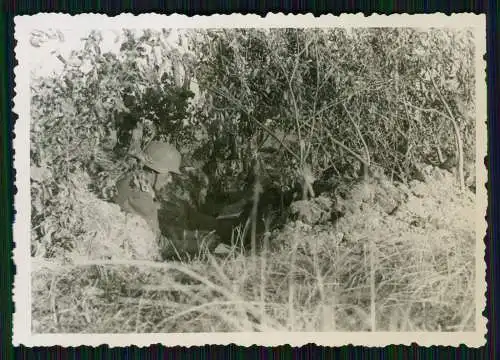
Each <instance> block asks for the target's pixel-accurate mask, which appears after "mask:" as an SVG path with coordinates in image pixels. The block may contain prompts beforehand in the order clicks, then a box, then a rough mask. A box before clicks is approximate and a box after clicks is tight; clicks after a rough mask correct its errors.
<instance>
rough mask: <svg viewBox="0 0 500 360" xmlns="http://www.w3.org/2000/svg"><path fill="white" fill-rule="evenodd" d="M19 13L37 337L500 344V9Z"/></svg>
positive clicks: (19, 164) (23, 292)
mask: <svg viewBox="0 0 500 360" xmlns="http://www.w3.org/2000/svg"><path fill="white" fill-rule="evenodd" d="M15 21H16V31H15V36H16V40H17V45H16V50H15V51H16V60H17V61H18V64H17V67H16V69H15V82H16V96H15V98H14V110H13V111H14V112H15V113H16V114H17V116H18V120H17V121H16V126H15V129H14V131H15V134H16V136H15V139H14V140H13V144H14V150H15V159H14V166H15V169H16V187H17V194H16V196H15V208H16V212H17V213H16V219H15V223H14V241H15V246H16V247H15V249H14V257H13V259H14V262H15V265H16V269H17V274H16V277H15V288H14V302H15V306H16V309H15V310H16V311H15V314H14V341H15V342H17V343H18V344H23V345H28V346H33V345H80V344H84V345H100V344H102V343H107V344H110V345H114V346H120V345H138V346H144V345H149V344H152V343H159V342H160V343H163V344H169V345H204V344H229V343H236V344H242V345H252V344H260V345H280V344H295V345H303V344H307V343H316V344H318V345H330V346H333V345H344V344H358V345H366V346H377V345H378V346H384V345H389V344H411V343H417V344H419V345H427V346H429V345H458V344H461V343H463V344H467V345H469V346H480V345H482V344H484V342H485V334H486V323H487V320H486V318H485V317H484V316H483V314H482V312H483V310H484V307H485V304H486V300H485V291H486V282H485V269H486V265H485V263H484V250H485V245H484V236H485V235H486V228H487V223H486V221H485V214H486V206H487V195H486V188H485V182H486V179H487V169H486V168H485V166H484V160H483V159H484V157H485V155H486V110H485V109H486V65H485V61H484V59H483V56H484V54H485V34H486V32H485V31H486V30H485V29H486V28H485V19H484V16H480V15H472V14H457V15H452V16H446V15H443V14H436V15H414V16H413V15H412V16H410V15H406V16H403V15H393V16H376V15H374V16H371V17H364V16H362V15H343V16H341V17H333V16H325V17H320V18H315V17H314V16H312V15H310V16H293V15H289V16H285V15H282V14H276V15H268V16H267V17H258V16H252V15H248V16H243V15H237V14H235V15H226V16H210V17H194V18H189V17H186V16H180V15H172V16H164V15H153V14H151V15H141V16H133V15H121V16H118V17H114V18H112V17H107V16H105V15H95V14H94V15H92V14H89V15H79V16H69V15H62V14H40V15H35V16H21V17H16V19H15Z"/></svg>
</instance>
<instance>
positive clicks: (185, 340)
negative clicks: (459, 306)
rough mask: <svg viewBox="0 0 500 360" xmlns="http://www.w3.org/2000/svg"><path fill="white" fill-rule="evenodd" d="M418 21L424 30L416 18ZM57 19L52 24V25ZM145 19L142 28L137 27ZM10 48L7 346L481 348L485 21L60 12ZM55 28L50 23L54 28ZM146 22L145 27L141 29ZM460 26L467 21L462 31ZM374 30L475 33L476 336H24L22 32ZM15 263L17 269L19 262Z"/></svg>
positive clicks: (19, 22)
mask: <svg viewBox="0 0 500 360" xmlns="http://www.w3.org/2000/svg"><path fill="white" fill-rule="evenodd" d="M89 17H91V18H95V19H96V20H97V21H99V22H100V23H99V26H95V25H94V26H92V25H90V24H91V23H93V24H95V23H96V22H92V21H89ZM422 18H425V24H426V25H425V26H422V23H423V22H422V21H421V19H422ZM54 20H56V21H54ZM143 21H144V23H142V22H143ZM15 23H16V28H15V38H16V40H17V45H16V48H15V53H16V60H17V61H18V65H17V66H16V67H15V69H14V73H15V84H16V88H15V97H14V109H13V111H14V112H15V113H16V114H17V115H18V120H17V121H16V124H15V130H14V132H15V134H16V137H15V139H13V148H14V150H15V157H14V167H15V169H16V171H17V175H16V180H15V185H16V187H17V189H18V192H17V194H16V195H15V200H14V205H15V209H16V218H15V223H14V224H13V230H14V231H13V234H14V242H15V249H14V251H13V260H14V264H15V265H16V275H15V281H14V289H13V300H14V304H15V313H14V315H13V331H14V334H13V343H14V345H20V344H23V345H26V346H38V345H39V346H49V345H61V346H77V345H93V346H97V345H99V344H103V343H107V344H109V345H110V346H128V345H138V346H147V345H149V344H153V343H163V344H165V345H171V346H173V345H185V346H193V345H204V344H222V345H224V344H230V343H236V344H242V345H252V344H258V345H267V346H273V345H280V344H290V345H293V346H300V345H304V344H307V343H316V344H318V345H329V346H338V345H344V344H354V345H365V346H384V345H389V344H406V345H408V344H411V343H418V344H419V345H421V346H431V345H450V346H457V345H459V344H466V345H468V346H471V347H478V346H482V345H483V344H484V343H485V334H486V324H487V319H486V318H485V317H484V316H483V315H482V312H483V310H484V308H485V305H486V297H485V293H486V279H485V272H486V264H485V262H484V254H485V244H484V236H485V233H486V228H487V223H486V221H485V218H484V216H485V213H486V207H487V192H486V188H485V187H484V186H481V185H483V184H485V183H486V181H487V170H486V168H485V167H484V166H483V159H484V157H485V156H486V152H487V142H486V136H487V128H486V83H485V81H484V79H485V77H486V75H485V69H486V62H485V60H484V58H483V54H485V52H486V33H485V16H484V15H472V14H456V15H453V16H447V15H444V14H433V15H391V16H381V15H373V16H370V17H364V16H363V15H362V14H357V15H348V14H344V15H342V16H340V17H334V16H322V17H319V18H314V17H313V16H312V15H299V16H295V15H286V16H285V15H283V14H269V15H268V16H267V17H266V18H262V17H259V16H256V15H245V16H243V15H230V16H229V15H222V16H221V15H219V16H208V17H205V16H203V17H201V16H195V17H186V16H184V15H173V16H170V17H168V16H164V15H146V14H145V15H140V16H133V15H130V14H125V15H120V16H117V17H112V18H111V17H107V16H105V15H94V14H90V15H78V16H69V15H59V14H40V15H35V16H20V17H16V19H15ZM54 24H57V26H54ZM142 24H145V25H142ZM463 24H467V26H464V25H463ZM266 26H267V27H273V26H277V27H287V26H290V27H294V26H295V27H321V26H325V27H329V26H332V27H364V26H366V27H376V26H384V27H387V26H408V27H411V26H415V27H426V28H427V27H433V26H436V27H469V28H474V29H475V33H476V37H475V39H476V91H477V92H476V101H477V103H476V113H477V120H476V139H477V144H476V149H477V153H476V157H477V162H476V175H477V183H478V184H479V187H478V188H477V192H476V210H477V214H476V215H477V222H476V224H477V232H476V234H477V237H478V241H477V243H476V245H477V246H476V251H477V261H476V270H477V271H476V277H477V284H476V285H477V286H476V291H477V292H478V294H477V295H478V296H477V297H476V299H477V300H476V319H477V321H476V324H477V327H476V332H473V333H250V334H247V333H227V334H223V333H207V334H205V333H204V334H191V333H182V334H98V335H97V334H96V335H91V334H44V335H33V334H31V326H30V325H31V311H30V304H31V302H30V297H31V290H30V287H31V284H30V283H31V282H30V273H31V269H30V256H29V253H30V250H29V248H30V246H29V238H30V226H29V225H30V214H31V208H30V202H31V200H30V193H29V188H30V180H29V175H28V174H29V172H30V165H29V141H30V140H29V131H30V122H29V119H30V113H29V104H30V95H29V82H30V80H29V74H30V72H29V71H26V70H25V68H24V67H25V66H26V65H25V64H26V63H27V60H28V59H29V56H30V53H29V44H28V37H27V35H28V34H29V31H30V30H32V29H43V28H54V27H57V28H68V29H71V28H76V27H78V28H82V27H87V28H89V29H90V28H126V27H145V28H146V27H147V28H162V27H169V28H189V27H193V28H194V27H206V28H215V27H266ZM20 264H22V265H20Z"/></svg>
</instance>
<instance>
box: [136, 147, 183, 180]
mask: <svg viewBox="0 0 500 360" xmlns="http://www.w3.org/2000/svg"><path fill="white" fill-rule="evenodd" d="M142 159H143V161H144V165H146V166H147V167H148V168H150V169H152V170H154V171H156V172H158V173H160V174H166V173H169V172H172V173H176V174H180V173H181V172H180V166H181V154H180V152H179V151H178V150H177V149H176V148H175V146H173V145H171V144H169V143H166V142H162V141H152V142H151V143H150V144H149V145H148V146H147V147H146V149H144V151H143V154H142Z"/></svg>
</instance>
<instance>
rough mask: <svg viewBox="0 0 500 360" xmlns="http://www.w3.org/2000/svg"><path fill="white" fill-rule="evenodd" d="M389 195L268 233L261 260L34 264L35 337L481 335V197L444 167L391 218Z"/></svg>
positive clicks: (234, 255)
mask: <svg viewBox="0 0 500 360" xmlns="http://www.w3.org/2000/svg"><path fill="white" fill-rule="evenodd" d="M379 188H380V186H379V185H375V184H372V187H371V188H370V187H365V189H368V190H369V191H367V196H360V197H359V196H358V195H359V191H358V192H357V193H356V196H358V198H356V199H353V198H351V199H350V200H349V204H350V207H349V211H347V212H346V214H345V216H344V217H343V218H341V219H340V220H339V221H338V222H337V223H336V224H335V225H332V224H323V225H314V226H311V225H307V224H304V223H301V222H299V221H296V222H293V223H289V224H288V225H287V226H286V227H285V228H284V229H282V230H281V231H276V232H273V233H271V234H267V236H268V238H267V241H266V242H265V244H266V246H264V247H263V250H262V251H261V252H260V254H258V256H257V258H256V259H255V261H252V260H251V258H250V257H247V256H245V255H244V254H243V253H242V252H241V251H239V249H238V248H237V247H234V248H233V249H232V251H231V252H230V253H229V254H226V255H224V256H212V255H208V256H206V255H204V256H202V257H198V258H195V259H193V260H192V261H190V262H169V263H161V262H154V261H150V260H138V259H137V258H136V259H132V258H130V257H128V258H126V257H123V254H121V256H122V258H120V256H115V257H113V258H111V259H108V258H102V257H101V258H97V257H95V256H94V257H82V256H79V257H73V258H72V259H71V261H66V262H63V261H59V262H55V260H50V261H49V260H47V259H41V258H39V257H38V258H34V259H33V261H34V266H33V269H34V270H33V273H32V289H33V290H32V291H33V299H34V302H33V304H32V311H33V312H32V318H33V331H34V332H36V333H47V332H49V333H53V332H64V333H72V332H77V333H78V332H86V333H115V332H123V333H126V332H135V333H147V332H215V331H216V332H229V331H231V332H238V331H438V330H442V331H464V330H473V329H474V326H475V324H474V319H475V314H474V304H475V301H474V294H475V291H474V284H475V273H474V269H475V266H474V261H475V256H474V252H475V233H474V229H475V227H474V223H473V217H472V216H471V212H472V211H473V206H474V198H473V194H470V193H467V194H460V193H459V192H458V186H457V185H456V183H455V180H454V178H453V176H451V175H450V174H448V173H446V172H440V171H436V172H435V173H433V175H432V176H431V179H430V181H429V182H428V183H414V184H411V186H410V188H406V189H405V188H401V189H399V192H400V193H405V200H404V202H403V203H402V205H401V206H400V207H399V209H398V210H397V211H396V212H395V213H394V214H392V215H388V214H387V213H386V212H384V211H383V209H381V207H380V206H379V205H378V202H377V200H376V193H377V189H379ZM358 190H359V189H358ZM374 194H375V196H374ZM356 204H357V205H356ZM101 222H105V221H104V220H102V221H101ZM108 225H109V224H107V225H106V226H108ZM117 226H118V225H117ZM104 229H109V228H108V227H105V228H104ZM106 231H111V230H106ZM114 231H116V229H115V230H114ZM108 234H116V233H113V232H108ZM113 236H115V235H113Z"/></svg>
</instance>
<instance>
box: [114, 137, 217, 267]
mask: <svg viewBox="0 0 500 360" xmlns="http://www.w3.org/2000/svg"><path fill="white" fill-rule="evenodd" d="M137 157H138V158H139V159H140V160H141V161H142V162H143V164H144V166H145V169H144V171H143V172H141V173H140V174H129V175H127V176H126V177H125V178H123V179H122V180H120V181H119V182H118V184H117V189H118V194H117V196H116V198H115V200H116V202H117V203H118V204H120V206H121V207H122V208H123V209H124V210H125V211H129V212H135V213H138V214H139V215H141V216H142V217H143V218H145V219H146V221H147V222H148V223H149V225H150V226H151V228H152V229H153V231H155V233H156V234H157V236H158V238H159V241H160V247H161V248H162V252H163V254H162V255H163V257H164V258H172V257H177V256H179V255H182V254H183V253H184V254H185V253H188V254H193V253H197V252H199V250H200V249H201V248H202V243H203V242H205V243H206V244H207V245H208V249H209V250H212V249H213V248H215V246H216V245H217V244H218V241H217V238H216V237H215V236H213V234H211V233H213V232H214V230H215V229H216V227H217V222H216V219H215V218H213V217H211V216H208V215H205V214H202V213H200V212H199V211H198V209H199V206H200V205H201V204H202V203H203V202H204V197H205V196H206V191H207V186H208V183H207V179H206V176H205V175H204V174H203V173H202V172H200V171H198V170H196V169H189V168H186V169H185V171H184V172H181V170H180V167H181V154H180V153H179V152H178V151H177V149H176V148H175V147H174V146H172V145H170V144H168V143H165V142H159V141H154V142H151V143H150V144H149V145H148V147H147V148H146V149H145V150H144V152H143V153H142V154H141V155H139V156H137ZM138 179H139V180H138Z"/></svg>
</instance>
